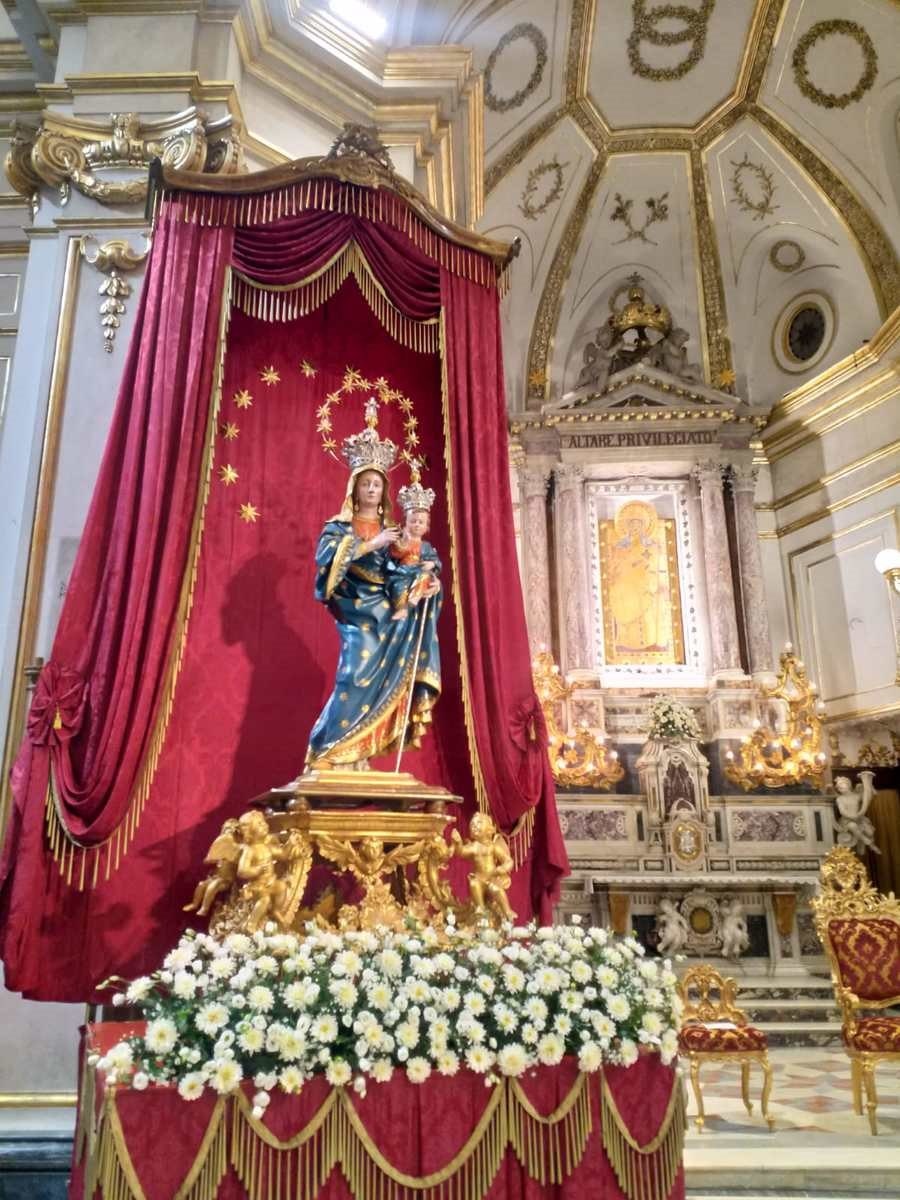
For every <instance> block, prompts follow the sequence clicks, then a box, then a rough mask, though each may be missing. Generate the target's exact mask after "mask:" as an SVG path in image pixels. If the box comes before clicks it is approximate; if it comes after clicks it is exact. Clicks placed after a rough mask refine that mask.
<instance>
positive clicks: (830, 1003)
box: [740, 996, 841, 1028]
mask: <svg viewBox="0 0 900 1200" xmlns="http://www.w3.org/2000/svg"><path fill="white" fill-rule="evenodd" d="M740 1007H741V1008H742V1009H743V1010H744V1012H745V1013H746V1014H747V1019H748V1020H749V1021H750V1022H751V1023H752V1024H753V1025H760V1026H762V1027H763V1028H768V1026H769V1025H770V1024H771V1023H772V1022H773V1021H778V1022H788V1021H789V1022H790V1023H791V1024H795V1023H796V1022H798V1021H803V1022H826V1023H828V1024H833V1023H835V1022H837V1023H838V1024H840V1017H841V1011H840V1009H839V1008H838V1006H837V1004H835V1002H834V998H833V997H832V998H830V999H827V1000H826V999H823V998H822V997H819V996H814V997H812V998H810V999H806V998H805V997H804V998H803V999H802V1000H801V999H798V1000H781V999H769V998H767V999H765V1000H744V998H743V996H742V997H741V998H740Z"/></svg>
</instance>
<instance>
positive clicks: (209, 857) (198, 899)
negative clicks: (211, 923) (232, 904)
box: [184, 817, 241, 917]
mask: <svg viewBox="0 0 900 1200" xmlns="http://www.w3.org/2000/svg"><path fill="white" fill-rule="evenodd" d="M239 836H240V833H239V826H238V822H237V819H236V818H235V817H229V818H228V820H227V821H226V822H225V824H224V825H223V826H222V828H221V830H220V831H219V836H218V837H217V838H216V840H215V841H214V842H213V844H212V845H211V846H210V848H209V850H207V852H206V857H205V858H204V860H203V861H204V862H207V863H215V864H216V865H215V870H213V871H212V872H210V874H209V875H207V877H206V878H205V879H201V880H200V882H199V883H198V884H197V886H196V888H195V889H194V897H193V899H192V900H191V902H190V904H185V906H184V912H196V913H197V916H198V917H205V916H206V915H207V914H208V912H209V910H210V909H211V908H212V904H213V901H214V900H215V898H216V896H218V894H219V892H224V891H228V890H229V889H230V888H231V885H232V884H233V883H234V881H235V879H236V878H237V865H238V859H239V858H240V854H241V847H240V846H239V844H238V838H239Z"/></svg>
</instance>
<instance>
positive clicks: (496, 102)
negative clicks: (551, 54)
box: [484, 21, 547, 113]
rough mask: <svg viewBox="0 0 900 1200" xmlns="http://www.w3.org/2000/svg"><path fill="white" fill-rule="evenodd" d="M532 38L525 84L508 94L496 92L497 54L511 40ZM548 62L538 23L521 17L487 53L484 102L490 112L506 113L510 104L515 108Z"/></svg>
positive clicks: (534, 83)
mask: <svg viewBox="0 0 900 1200" xmlns="http://www.w3.org/2000/svg"><path fill="white" fill-rule="evenodd" d="M523 39H524V40H525V41H527V42H531V45H532V46H533V47H534V69H533V70H532V72H531V75H530V77H529V79H528V82H527V83H526V84H525V85H524V87H520V88H519V90H518V91H517V92H513V94H512V95H511V96H498V95H496V93H495V92H494V85H493V77H494V68H495V67H496V66H497V60H498V59H499V57H500V55H501V54H502V53H503V51H504V50H505V49H506V47H507V46H509V45H510V44H511V43H512V42H517V41H521V40H523ZM546 66H547V39H546V37H545V36H544V34H543V32H542V31H541V30H540V29H538V27H537V25H532V24H531V22H530V21H522V22H520V24H518V25H514V26H513V27H512V29H509V30H507V32H506V33H504V35H503V37H502V38H501V39H500V41H499V42H498V43H497V45H496V46H495V47H494V48H493V50H492V51H491V53H490V57H489V58H488V60H487V64H486V65H485V68H484V102H485V104H486V105H487V107H488V108H489V109H490V110H491V112H498V113H505V112H509V110H510V109H511V108H518V107H519V105H520V104H522V103H524V101H526V100H527V99H528V97H529V96H530V95H531V93H532V92H533V91H534V90H535V89H536V88H537V87H539V86H540V83H541V80H542V79H543V77H544V70H545V68H546Z"/></svg>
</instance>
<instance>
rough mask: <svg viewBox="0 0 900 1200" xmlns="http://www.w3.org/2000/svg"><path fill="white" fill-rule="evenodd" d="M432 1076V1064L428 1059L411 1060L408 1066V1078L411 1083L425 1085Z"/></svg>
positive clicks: (417, 1058)
mask: <svg viewBox="0 0 900 1200" xmlns="http://www.w3.org/2000/svg"><path fill="white" fill-rule="evenodd" d="M430 1074H431V1063H430V1062H429V1061H428V1059H427V1058H421V1057H418V1056H417V1057H416V1058H411V1059H410V1060H409V1062H408V1063H407V1064H406V1077H407V1079H409V1081H410V1083H424V1082H425V1080H426V1079H427V1078H428V1076H429V1075H430Z"/></svg>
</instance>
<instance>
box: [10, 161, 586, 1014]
mask: <svg viewBox="0 0 900 1200" xmlns="http://www.w3.org/2000/svg"><path fill="white" fill-rule="evenodd" d="M248 178H250V179H251V180H252V177H248ZM238 183H239V184H240V189H242V190H243V192H244V193H245V194H243V195H225V194H221V193H219V194H213V195H205V194H202V193H198V192H196V191H194V190H191V188H190V187H185V186H184V185H183V181H176V186H170V187H169V189H168V190H167V191H166V193H165V194H164V195H163V197H162V201H161V204H160V206H159V210H158V213H157V219H156V230H155V235H154V244H153V250H152V254H151V259H150V263H149V267H148V271H147V276H146V280H145V284H144V289H143V294H142V298H141V303H140V308H139V311H138V313H137V316H136V322H135V331H134V334H133V338H132V343H131V346H130V349H129V353H128V359H127V363H126V366H125V370H124V374H123V378H122V384H121V387H120V391H119V397H118V402H117V405H116V409H115V412H114V416H113V422H112V427H111V430H110V434H109V439H108V442H107V447H106V451H105V454H104V458H103V462H102V465H101V469H100V474H99V477H98V480H97V485H96V489H95V492H94V497H93V500H92V503H91V507H90V510H89V514H88V518H87V523H86V526H85V530H84V535H83V538H82V542H81V545H80V549H79V553H78V557H77V561H76V563H75V567H74V570H73V574H72V578H71V581H70V584H69V587H68V590H67V595H66V601H65V604H64V607H63V611H62V614H61V617H60V622H59V627H58V630H57V634H56V638H55V641H54V645H53V650H52V654H51V657H50V659H49V661H48V662H47V664H46V665H45V667H44V669H43V671H42V673H41V676H40V678H39V680H38V684H37V688H36V691H35V696H34V701H33V704H32V707H31V711H30V713H29V717H28V723H27V731H26V736H25V738H24V741H23V744H22V748H21V751H20V754H19V757H18V760H17V762H16V764H15V767H14V770H13V796H14V806H13V813H12V818H11V822H10V826H9V829H8V832H7V837H6V843H5V846H4V853H3V859H2V863H0V889H2V890H0V919H2V932H0V939H2V941H0V950H2V956H3V959H4V962H5V964H6V984H7V987H9V988H11V989H14V990H18V991H22V992H23V993H24V994H26V995H28V996H30V997H33V998H39V999H54V1000H78V999H86V998H88V997H89V996H91V995H92V994H93V991H94V989H95V987H96V985H97V984H98V983H99V982H100V980H101V979H102V978H103V977H104V975H108V974H110V973H112V972H117V973H120V974H128V973H130V971H133V970H135V969H145V968H147V967H151V966H153V965H155V964H156V963H157V962H158V961H159V959H160V958H161V956H162V954H163V953H164V952H165V950H166V949H167V947H168V946H169V944H171V942H173V941H174V940H175V938H176V937H177V935H178V932H179V924H178V922H179V920H180V919H182V918H180V908H181V905H182V904H183V903H184V902H185V901H186V900H187V899H188V898H189V896H190V888H191V887H192V884H193V881H194V878H195V876H196V874H197V872H198V870H199V869H200V862H201V859H202V854H203V851H204V849H205V846H206V844H208V838H209V837H210V836H211V835H212V834H214V833H215V832H216V830H217V828H218V825H219V824H220V823H221V821H222V820H223V819H224V818H225V817H226V816H230V815H233V814H234V812H235V811H240V809H241V807H242V806H246V802H247V800H248V799H249V797H250V796H251V795H253V794H255V792H256V791H259V790H264V789H265V788H266V787H268V786H270V785H272V784H277V783H281V782H284V779H285V778H286V777H290V774H296V773H297V772H298V771H299V769H300V767H301V765H302V755H303V749H304V747H305V737H306V735H307V734H308V731H309V726H310V724H311V716H310V714H312V715H313V716H314V714H315V711H316V708H317V705H319V704H320V702H321V700H322V698H323V692H324V691H325V690H327V682H328V680H329V679H330V678H333V670H334V655H335V647H334V641H333V634H332V633H330V632H328V633H323V628H324V626H323V621H325V616H324V615H323V614H322V613H321V612H319V611H318V610H317V606H316V605H315V604H314V601H313V599H312V565H311V559H310V557H309V538H310V537H311V536H312V534H311V533H310V531H311V530H313V529H314V528H315V527H316V526H317V523H318V524H321V521H322V520H323V519H325V518H327V516H329V515H330V514H331V513H333V512H334V511H335V510H336V508H337V507H338V505H337V504H336V503H335V500H336V498H337V496H338V494H339V493H340V492H341V489H342V486H343V477H342V475H341V473H340V472H338V471H337V468H336V467H335V466H334V464H333V463H331V462H330V460H328V459H327V457H326V456H325V455H323V454H321V453H320V451H319V445H318V441H319V439H318V436H317V432H316V426H315V416H316V406H317V405H318V404H319V403H320V402H321V399H322V397H323V396H324V395H325V394H326V392H327V391H329V390H331V389H333V388H334V387H335V386H336V384H337V383H339V382H340V379H341V372H342V371H346V369H347V368H349V367H351V366H352V367H353V368H355V369H358V370H359V371H360V372H361V374H362V376H363V377H371V378H373V379H374V378H376V377H379V376H384V377H386V378H387V379H388V381H389V382H390V384H391V386H392V387H396V388H399V390H400V391H402V392H405V393H406V394H407V395H410V396H411V397H412V398H413V399H414V401H415V402H416V405H417V407H416V412H417V413H420V414H421V418H420V427H421V428H420V434H421V441H422V446H423V448H424V449H426V451H429V450H430V453H429V454H428V461H429V478H430V480H431V481H432V483H433V484H435V485H437V484H439V485H440V487H439V488H438V493H439V496H440V498H441V500H440V502H439V504H438V505H436V517H435V529H434V539H435V541H436V544H438V549H439V550H440V551H441V552H442V556H443V557H444V559H445V563H446V564H447V566H446V567H445V572H446V573H445V581H446V582H447V583H448V585H449V586H448V587H447V594H448V598H449V597H451V596H452V600H453V603H452V604H449V603H448V604H447V605H446V606H445V615H444V616H442V618H441V621H442V624H441V642H442V647H443V650H444V658H445V694H444V698H443V700H442V702H441V705H440V706H439V708H438V714H439V723H438V727H437V729H436V738H435V745H434V746H433V747H432V748H431V749H430V750H429V751H428V753H427V754H425V755H424V757H423V760H422V761H423V763H424V765H425V770H424V773H425V774H426V775H427V776H430V778H431V780H432V781H434V782H441V783H444V784H445V785H447V786H450V787H452V788H453V789H454V790H457V791H462V793H463V794H464V795H465V797H466V799H467V801H468V803H469V806H470V807H469V811H474V808H475V806H476V805H478V806H481V807H484V808H486V809H487V810H488V811H490V812H491V813H492V815H493V816H494V818H495V819H496V820H497V822H498V823H499V824H500V826H501V827H502V828H503V829H504V830H505V831H507V833H510V834H515V836H514V837H513V843H514V846H515V847H517V848H518V850H519V854H518V858H519V860H520V861H521V866H520V867H519V869H518V870H517V872H516V876H515V879H514V884H513V891H512V893H511V898H512V901H513V904H514V906H515V907H516V908H517V911H518V912H519V913H520V914H521V915H522V916H525V917H527V916H531V915H532V914H536V915H538V916H539V917H540V918H541V919H545V920H546V919H547V918H548V916H549V910H550V903H551V901H552V898H553V896H554V894H555V889H556V887H557V885H558V880H559V879H560V877H561V875H562V874H564V873H565V871H566V869H567V863H566V857H565V850H564V846H563V843H562V838H561V834H560V831H559V825H558V822H557V817H556V810H555V802H554V790H553V780H552V776H551V773H550V770H549V764H548V760H547V754H546V733H545V730H544V725H543V720H542V714H541V710H540V706H539V704H538V701H537V700H536V697H535V694H534V689H533V686H532V681H531V674H530V662H529V651H528V643H527V636H526V629H525V618H524V610H523V605H522V598H521V592H520V587H519V582H518V566H517V561H516V552H515V544H514V536H513V519H512V505H511V497H510V488H509V467H508V457H507V441H506V436H507V435H506V406H505V400H504V394H503V373H502V360H501V346H500V324H499V301H498V291H497V282H496V281H497V274H496V269H495V263H494V262H493V261H492V260H491V258H490V257H489V256H488V255H487V254H484V253H480V252H479V250H478V248H477V246H475V247H474V248H473V245H472V244H471V243H472V242H473V241H474V239H473V238H471V236H470V237H469V242H470V244H469V245H466V244H463V241H464V239H457V240H454V238H453V237H449V236H444V235H443V234H442V232H441V231H440V230H438V231H436V230H435V229H434V227H433V225H434V223H433V222H432V224H431V225H429V224H428V223H427V222H426V221H425V220H423V216H422V212H421V211H416V210H415V208H414V206H412V205H411V204H410V203H409V200H408V198H405V197H402V196H400V195H399V194H398V193H397V192H396V191H392V190H391V189H389V188H384V187H383V186H380V187H376V186H373V187H364V186H360V185H358V184H355V183H348V182H343V181H340V180H337V179H335V178H333V177H332V178H329V179H325V180H317V179H315V178H313V177H312V176H311V175H310V174H309V172H308V171H307V172H306V175H305V178H304V179H303V180H298V179H296V178H289V179H288V180H287V181H282V183H281V184H280V185H279V186H277V187H276V186H273V187H272V188H270V189H268V190H266V191H262V192H260V191H258V190H257V191H256V192H255V193H253V194H249V185H248V182H247V179H243V180H240V181H232V186H233V187H235V188H237V187H238ZM351 275H352V277H353V278H352V279H351V278H349V277H350V276H351ZM363 298H365V302H364V300H363ZM229 320H230V324H229ZM301 358H302V359H303V360H304V363H305V364H306V366H307V367H309V371H308V372H307V373H303V372H301V370H300V360H301ZM266 369H268V370H269V372H270V377H269V379H268V381H266V379H265V371H266ZM309 372H312V373H309ZM272 373H274V375H276V376H278V379H277V381H276V380H274V379H273V378H272V377H271V375H272ZM276 383H277V386H276ZM242 392H247V394H248V395H251V393H252V398H251V404H252V405H254V406H255V407H247V408H246V409H245V410H243V411H241V405H240V404H239V403H238V404H237V408H235V407H234V405H235V402H236V400H237V397H238V396H239V394H240V393H242ZM344 409H345V410H346V411H345V412H344V413H343V415H342V417H341V420H343V421H345V422H346V423H347V424H346V429H344V428H343V427H342V429H341V431H340V432H341V433H342V434H343V432H349V431H350V429H352V428H358V427H359V425H360V423H361V422H360V420H359V415H360V414H359V413H357V412H356V411H354V410H353V409H352V408H351V406H350V405H349V404H345V405H344ZM238 417H239V418H240V420H237V419H235V418H238ZM229 425H230V426H233V427H236V428H237V427H239V426H241V427H242V432H240V433H235V434H233V437H232V435H231V434H229V433H227V428H228V426H229ZM387 432H388V435H389V436H392V434H391V428H390V426H388V427H387ZM239 456H243V457H239ZM231 459H234V466H233V468H232V469H237V471H238V475H239V477H240V478H241V479H242V483H241V487H242V488H245V489H246V487H249V485H250V484H251V482H252V485H253V487H254V488H256V489H257V490H258V492H259V494H261V495H264V496H265V500H264V502H263V503H262V504H259V505H258V504H256V503H254V504H252V505H251V508H253V509H259V512H261V513H262V516H261V517H259V519H257V517H253V516H250V515H248V513H247V512H246V511H244V510H243V509H241V508H239V506H238V503H237V501H238V500H240V501H242V502H249V493H246V495H245V492H241V494H240V495H239V496H238V495H237V493H235V494H234V495H232V492H231V491H230V490H229V488H228V486H227V484H228V476H227V475H226V477H225V478H224V479H223V478H222V476H221V472H222V467H223V465H228V466H232V463H231V462H230V460H231ZM437 510H440V512H439V514H438V512H437ZM239 514H241V515H240V516H239ZM447 614H449V615H447ZM326 624H327V622H326ZM229 630H230V632H229ZM232 635H233V636H232ZM236 643H240V645H241V647H242V648H243V650H242V653H241V654H240V655H236V654H235V652H234V650H233V647H234V646H235V644H236ZM292 647H293V648H294V649H293V650H292V649H291V648H292ZM454 650H456V651H458V653H453V651H454ZM251 665H252V666H253V669H252V670H251ZM251 751H252V752H251ZM242 764H243V765H242ZM408 765H409V767H410V769H413V770H416V771H417V773H418V772H419V764H418V763H414V762H413V761H412V760H410V763H409V764H408ZM182 920H183V919H182Z"/></svg>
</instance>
